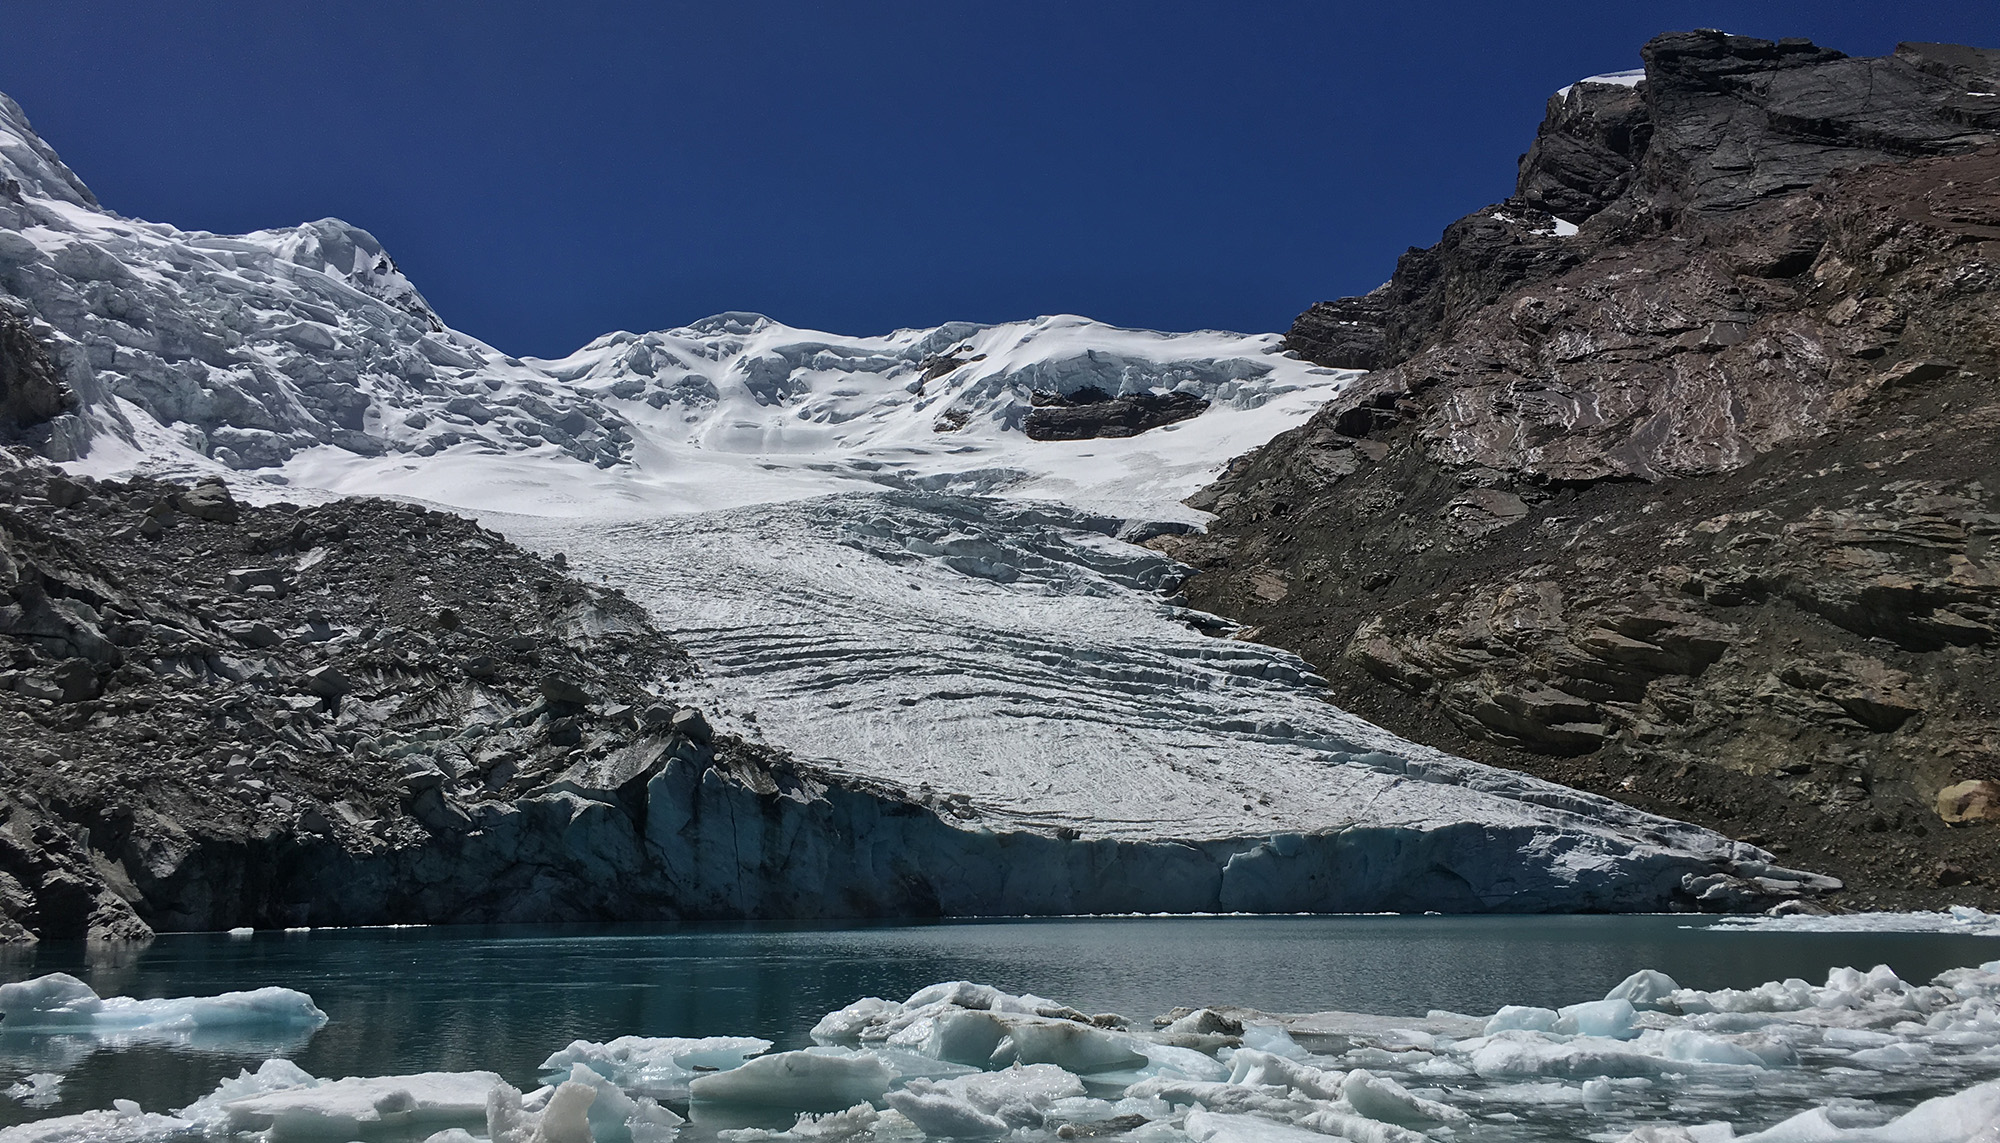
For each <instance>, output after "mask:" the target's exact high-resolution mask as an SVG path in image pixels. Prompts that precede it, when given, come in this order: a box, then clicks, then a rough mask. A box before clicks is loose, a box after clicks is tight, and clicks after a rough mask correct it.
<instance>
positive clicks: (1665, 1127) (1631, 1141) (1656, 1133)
mask: <svg viewBox="0 0 2000 1143" xmlns="http://www.w3.org/2000/svg"><path fill="white" fill-rule="evenodd" d="M1722 1138H1723V1143H1727V1141H1728V1140H1730V1139H1734V1138H1735V1135H1734V1134H1733V1133H1732V1134H1730V1135H1726V1136H1723V1137H1722ZM1618 1143H1708V1141H1707V1140H1704V1139H1699V1138H1697V1137H1696V1136H1695V1135H1694V1133H1693V1132H1691V1131H1689V1130H1688V1129H1687V1128H1685V1127H1680V1126H1677V1125H1674V1124H1671V1123H1662V1124H1652V1123H1649V1124H1647V1125H1646V1126H1644V1127H1635V1128H1633V1129H1632V1130H1630V1131H1628V1132H1626V1133H1625V1134H1623V1135H1621V1136H1619V1137H1618Z"/></svg>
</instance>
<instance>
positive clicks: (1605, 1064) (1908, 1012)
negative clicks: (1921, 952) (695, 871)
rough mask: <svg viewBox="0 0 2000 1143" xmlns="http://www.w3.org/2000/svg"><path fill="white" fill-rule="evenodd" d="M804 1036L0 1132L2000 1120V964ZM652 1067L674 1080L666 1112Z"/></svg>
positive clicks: (1333, 1136)
mask: <svg viewBox="0 0 2000 1143" xmlns="http://www.w3.org/2000/svg"><path fill="white" fill-rule="evenodd" d="M811 1035H812V1039H813V1040H814V1041H815V1046H813V1047H810V1048H804V1049H799V1050H791V1051H780V1052H771V1051H770V1048H771V1047H772V1045H771V1043H770V1042H769V1041H764V1040H758V1039H753V1038H749V1037H709V1038H705V1039H678V1038H642V1037H623V1038H620V1039H617V1040H612V1041H608V1042H605V1043H592V1042H589V1041H576V1042H574V1043H572V1044H570V1045H569V1046H568V1047H567V1048H565V1049H563V1050H562V1051H559V1052H557V1053H555V1054H554V1055H553V1056H551V1057H550V1058H549V1061H548V1063H547V1065H546V1066H545V1069H544V1070H545V1073H546V1074H545V1075H544V1086H542V1087H540V1088H538V1089H536V1090H534V1091H531V1092H527V1093H523V1092H522V1091H520V1090H519V1089H517V1088H515V1087H513V1086H511V1085H509V1084H508V1083H506V1082H505V1081H504V1080H503V1079H502V1077H500V1076H498V1075H496V1074H494V1073H491V1072H477V1071H474V1072H442V1073H440V1072H433V1073H426V1074H420V1075H406V1076H386V1077H352V1078H347V1079H331V1080H328V1079H319V1078H315V1077H313V1076H311V1075H309V1074H307V1073H306V1072H305V1071H303V1070H302V1069H300V1068H299V1067H298V1066H296V1065H294V1064H292V1063H289V1062H287V1061H285V1060H270V1061H268V1062H266V1063H265V1064H264V1065H263V1066H262V1067H261V1068H259V1069H258V1070H256V1071H254V1072H251V1071H245V1072H243V1073H242V1074H241V1075H239V1076H238V1077H236V1078H234V1079H230V1080H226V1081H224V1082H223V1083H222V1084H221V1085H220V1086H219V1087H218V1088H217V1089H216V1090H215V1091H214V1092H213V1093H211V1094H210V1095H208V1096H205V1097H203V1098H202V1099H200V1100H197V1101H196V1102H195V1103H193V1104H191V1105H189V1106H188V1107H185V1108H182V1109H181V1110H179V1111H177V1112H175V1113H174V1114H172V1115H159V1114H148V1113H145V1112H143V1111H142V1110H141V1109H140V1108H139V1107H138V1105H136V1104H133V1103H130V1102H129V1101H120V1102H119V1103H118V1104H117V1105H116V1106H115V1107H114V1109H113V1110H110V1111H90V1112H85V1113H83V1114H81V1115H70V1116H62V1117H58V1118H52V1119H45V1120H42V1121H39V1122H35V1123H29V1124H25V1125H22V1126H17V1127H10V1128H7V1129H5V1130H0V1143H173V1141H177V1140H189V1141H191V1140H194V1139H198V1138H213V1139H220V1138H223V1137H230V1136H235V1137H238V1138H242V1137H246V1136H247V1137H249V1138H252V1139H255V1140H257V1141H259V1143H304V1141H313V1140H319V1141H335V1140H380V1141H387V1140H391V1139H394V1140H419V1139H427V1141H428V1143H478V1141H480V1140H485V1141H488V1143H669V1141H673V1140H679V1141H681V1143H695V1141H696V1140H708V1139H715V1140H719V1141H720V1143H778V1141H786V1143H789V1141H807V1140H818V1141H822V1143H834V1141H854V1143H862V1141H865V1140H879V1141H883V1143H887V1141H890V1140H895V1141H899V1143H900V1141H904V1140H908V1141H912V1143H914V1141H916V1140H920V1139H924V1138H933V1139H947V1138H949V1139H1000V1138H1003V1137H1004V1138H1007V1139H1009V1140H1015V1141H1018V1143H1032V1141H1038V1140H1049V1139H1072V1138H1084V1137H1088V1138H1119V1139H1129V1140H1133V1141H1135V1143H1233V1141H1237V1140H1244V1141H1256V1143H1273V1141H1280V1143H1282V1141H1285V1140H1313V1141H1318V1143H1326V1141H1327V1140H1346V1141H1347V1143H1446V1141H1457V1140H1479V1141H1498V1143H1528V1141H1530V1140H1533V1141H1542V1140H1578V1141H1581V1140H1592V1141H1597V1143H1613V1141H1617V1143H1993V1141H1994V1140H1996V1139H2000V1078H1996V1077H2000V961H1993V962H1989V963H1987V964H1985V965H1982V966H1980V967H1978V968H1961V969H1953V970H1951V971H1948V972H1945V973H1942V974H1940V975H1939V976H1938V977H1937V978H1936V979H1935V980H1934V981H1933V982H1932V983H1930V984H1927V985H1912V984H1909V983H1907V982H1905V981H1903V980H1900V979H1898V978H1897V977H1896V975H1895V973H1893V972H1892V971H1890V970H1889V969H1888V968H1886V967H1877V968H1875V969H1873V970H1871V971H1867V972H1863V971H1859V970H1856V969H1851V968H1841V969H1835V970H1833V971H1832V972H1831V973H1829V974H1828V977H1827V980H1826V983H1825V984H1823V985H1813V984H1810V983H1808V982H1806V981H1803V980H1796V979H1793V980H1783V981H1772V982H1769V983H1766V984H1762V985H1759V986H1757V987H1755V988H1748V989H1719V990H1709V991H1704V990H1699V989H1691V988H1683V987H1681V986H1679V985H1678V984H1677V983H1676V982H1675V981H1674V980H1673V979H1672V978H1670V977H1668V976H1666V975H1665V974H1663V973H1659V972H1655V971H1644V972H1639V973H1635V974H1633V975H1632V976H1631V977H1630V978H1628V979H1627V980H1626V981H1624V982H1623V983H1621V984H1620V985H1619V986H1618V987H1617V988H1615V989H1613V990H1612V992H1611V993H1610V994H1609V995H1607V996H1606V997H1605V998H1604V999H1602V1000H1595V1001H1587V1002H1583V1003H1579V1004H1572V1005H1568V1006H1566V1007H1563V1008H1555V1009H1549V1008H1534V1007H1527V1006H1518V1005H1517V1006H1508V1007H1505V1008H1502V1009H1500V1010H1499V1011H1498V1012H1495V1013H1493V1014H1492V1015H1491V1016H1487V1017H1477V1016H1468V1015H1461V1014H1457V1013H1450V1012H1431V1013H1428V1014H1426V1015H1424V1016H1421V1017H1388V1016H1373V1015H1366V1014H1360V1013H1351V1012H1321V1013H1315V1014H1310V1015H1280V1014H1272V1013H1264V1012H1257V1011H1253V1010H1249V1009H1233V1008H1200V1009H1177V1010H1175V1011H1174V1012H1173V1013H1170V1014H1168V1015H1166V1016H1162V1017H1159V1018H1157V1019H1155V1020H1154V1021H1152V1022H1151V1023H1150V1024H1145V1025H1142V1024H1139V1023H1136V1022H1134V1021H1132V1020H1129V1019H1127V1018H1125V1017H1122V1016H1116V1015H1109V1014H1096V1015H1092V1014H1087V1013H1084V1012H1081V1011H1079V1010H1077V1009H1074V1008H1071V1007H1069V1006H1067V1005H1064V1004H1061V1003H1058V1002H1056V1001H1053V1000H1048V999H1045V998H1043V997H1038V996H1033V995H1014V994H1011V993H1007V992H1004V991H1001V990H1000V989H997V988H994V987H991V986H988V985H981V984H973V983H969V982H964V981H955V982H950V983H945V984H938V985H933V986H931V987H929V988H925V989H923V990H921V991H919V992H917V993H916V994H915V995H913V996H911V997H909V998H908V999H906V1000H902V1001H894V1000H885V999H881V998H877V997H869V998H864V999H862V1000H858V1001H856V1002H854V1003H853V1004H850V1005H848V1006H847V1007H845V1008H842V1009H840V1010H839V1011H837V1012H832V1013H829V1014H828V1015H827V1016H826V1017H825V1018H824V1019H822V1020H821V1021H820V1022H819V1023H818V1024H817V1025H816V1026H815V1027H814V1028H813V1030H812V1033H811ZM585 1061H591V1062H592V1063H586V1062H585ZM593 1063H594V1064H595V1065H596V1066H592V1064H593ZM599 1068H602V1070H598V1069H599ZM641 1089H645V1090H641ZM652 1092H663V1093H664V1092H682V1093H683V1094H682V1096H680V1097H679V1098H681V1099H684V1100H685V1101H686V1102H685V1104H684V1106H685V1111H686V1113H685V1115H683V1114H682V1112H681V1111H680V1110H677V1109H674V1108H669V1107H667V1106H665V1105H663V1103H662V1102H660V1100H659V1098H658V1096H656V1095H654V1094H650V1093H652ZM670 1098H671V1097H670Z"/></svg>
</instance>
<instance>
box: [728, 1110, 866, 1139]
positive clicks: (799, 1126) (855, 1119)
mask: <svg viewBox="0 0 2000 1143" xmlns="http://www.w3.org/2000/svg"><path fill="white" fill-rule="evenodd" d="M881 1118H882V1116H881V1113H880V1112H878V1111H876V1110H875V1109H874V1108H873V1107H871V1106H869V1105H868V1104H865V1103H857V1104H855V1105H854V1106H853V1107H850V1108H848V1109H847V1110H845V1111H829V1112H826V1113H825V1114H823V1115H810V1114H807V1115H801V1116H799V1119H798V1122H797V1123H794V1124H792V1126H791V1127H790V1128H788V1129H786V1130H784V1131H766V1130H764V1129H762V1128H757V1127H739V1128H735V1129H732V1130H726V1131H718V1132H716V1134H715V1137H716V1138H717V1139H719V1140H721V1143H793V1141H794V1140H797V1141H799V1143H845V1141H846V1140H849V1139H860V1138H862V1137H864V1136H867V1135H869V1134H871V1133H873V1131H874V1129H875V1125H876V1123H878V1122H880V1120H881Z"/></svg>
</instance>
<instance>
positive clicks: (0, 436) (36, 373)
mask: <svg viewBox="0 0 2000 1143" xmlns="http://www.w3.org/2000/svg"><path fill="white" fill-rule="evenodd" d="M74 401H75V398H74V397H73V396H72V395H71V394H70V391H69V389H68V388H67V387H65V386H64V385H63V382H62V374H61V372H60V371H59V370H58V369H57V368H56V364H55V362H54V361H52V360H51V359H50V358H49V354H48V351H47V350H45V349H43V348H42V343H41V342H40V341H39V340H37V339H36V337H35V334H34V331H33V330H32V329H31V328H29V326H28V323H27V322H25V321H22V320H21V319H20V318H18V317H15V316H14V315H13V314H10V313H7V312H6V311H5V310H0V442H11V441H19V440H22V439H23V438H24V437H26V436H28V435H29V430H32V429H34V428H35V427H36V426H38V425H43V424H46V423H47V422H49V421H50V420H53V419H54V418H55V417H57V416H60V415H61V414H63V413H64V412H67V411H68V410H69V408H70V406H71V405H72V404H73V403H74Z"/></svg>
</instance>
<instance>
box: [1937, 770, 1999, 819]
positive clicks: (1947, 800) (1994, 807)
mask: <svg viewBox="0 0 2000 1143" xmlns="http://www.w3.org/2000/svg"><path fill="white" fill-rule="evenodd" d="M1937 812H1938V816H1939V817H1941V818H1943V819H1944V820H1945V821H1947V822H1950V823H1952V824H1953V825H1957V824H1959V823H1961V822H1981V821H2000V782H1990V781H1984V780H1981V781H1971V782H1955V783H1953V784H1952V785H1949V786H1946V787H1945V788H1944V789H1942V790H1939V791H1938V796H1937Z"/></svg>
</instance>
